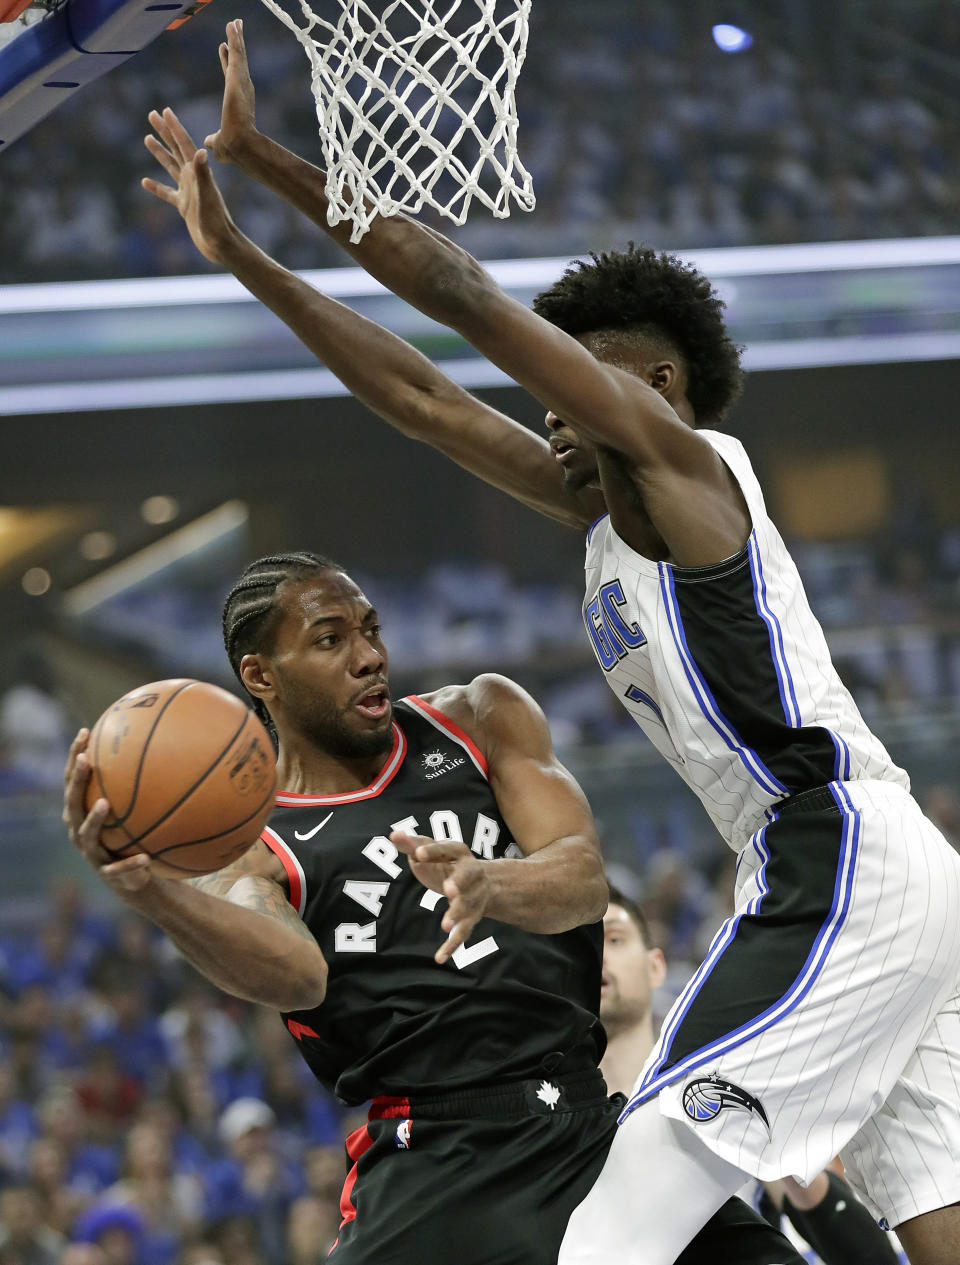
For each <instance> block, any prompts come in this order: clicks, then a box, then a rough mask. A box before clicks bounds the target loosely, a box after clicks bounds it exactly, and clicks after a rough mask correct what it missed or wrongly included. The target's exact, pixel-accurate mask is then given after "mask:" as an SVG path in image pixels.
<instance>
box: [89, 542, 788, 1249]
mask: <svg viewBox="0 0 960 1265" xmlns="http://www.w3.org/2000/svg"><path fill="white" fill-rule="evenodd" d="M223 629H224V641H225V645H226V650H227V655H228V658H229V660H230V663H231V664H232V666H233V668H234V670H235V672H236V674H237V677H238V679H239V680H240V682H241V683H242V685H243V686H244V688H245V689H246V690H247V691H248V693H249V694H250V696H251V697H252V699H253V701H254V705H255V708H256V710H257V711H258V713H259V714H260V715H261V717H262V718H263V719H264V720H265V721H266V722H267V723H268V724H270V725H272V726H273V728H274V730H275V733H276V737H277V741H278V760H277V773H278V786H279V788H280V790H279V792H278V794H277V806H276V811H275V813H274V814H273V816H272V817H271V819H270V823H269V825H268V827H267V828H266V830H265V831H264V832H263V836H262V839H261V841H259V842H258V843H256V844H255V845H254V846H253V847H252V848H251V850H250V851H249V852H248V853H246V854H245V855H244V856H243V857H242V858H240V859H239V860H238V861H236V862H234V863H233V864H232V865H229V866H227V867H226V868H225V869H223V870H221V871H219V872H217V873H216V874H213V875H210V876H207V877H204V878H202V879H198V880H194V881H193V882H192V883H179V882H170V881H169V880H165V879H162V878H159V877H154V876H151V874H150V861H149V859H148V858H147V857H145V856H137V857H132V858H129V859H127V860H122V861H118V862H114V863H112V864H109V863H107V862H108V861H109V858H108V856H107V854H106V853H105V852H104V851H103V850H102V848H101V847H100V844H99V832H100V827H101V824H102V822H103V821H104V819H105V814H106V813H107V811H108V805H107V803H106V801H105V800H100V801H98V802H97V803H96V804H95V805H94V807H93V809H92V811H91V812H90V814H89V815H88V816H87V817H86V819H85V817H84V808H83V799H84V789H85V785H86V781H87V778H88V776H89V760H88V758H87V755H86V752H85V744H86V739H87V735H86V731H81V733H80V735H78V738H77V739H76V741H75V743H74V745H73V749H72V751H71V756H70V761H69V763H68V767H67V786H66V801H65V812H64V816H65V820H66V821H67V823H68V825H69V828H70V833H71V836H72V838H73V839H74V842H75V843H76V844H77V846H78V847H79V848H80V849H81V850H82V852H83V853H84V855H85V856H86V857H87V859H88V860H89V861H90V862H91V863H92V864H93V865H94V866H95V867H97V868H98V870H99V873H100V874H101V876H102V877H103V878H104V879H105V880H106V881H107V882H108V883H110V885H111V886H112V887H113V888H114V889H115V890H116V891H117V892H118V894H119V895H120V896H121V897H122V898H123V900H124V901H125V902H126V903H127V904H129V905H131V906H132V907H133V908H135V909H136V910H138V911H139V912H140V913H142V914H143V915H144V916H146V917H147V918H150V919H152V920H153V921H154V922H155V923H156V924H157V925H158V926H160V927H162V928H163V929H164V930H165V931H166V932H167V934H168V935H169V936H170V937H171V939H172V940H173V941H174V943H175V944H176V945H177V946H178V947H179V948H180V949H181V950H182V951H183V952H184V953H185V954H186V956H187V957H188V958H189V960H190V961H191V962H192V963H193V964H194V965H195V966H196V967H197V968H198V969H199V970H201V971H202V972H203V973H204V974H205V975H207V977H208V978H209V979H211V980H212V981H213V982H214V983H215V984H217V985H218V986H219V987H220V988H222V989H224V990H225V991H227V992H229V993H232V994H234V995H236V996H240V997H244V998H247V999H249V1000H251V1001H256V1002H260V1003H261V1004H263V1005H267V1006H271V1007H274V1008H276V1009H279V1010H280V1011H282V1012H283V1016H284V1019H285V1022H286V1025H287V1028H288V1029H289V1031H290V1033H291V1034H292V1036H293V1038H294V1039H295V1040H296V1042H297V1046H298V1048H299V1050H300V1053H301V1054H302V1056H303V1058H304V1059H305V1060H306V1062H307V1064H308V1065H309V1067H310V1068H311V1070H312V1071H313V1072H314V1074H315V1075H316V1077H317V1079H318V1080H319V1081H320V1082H321V1083H322V1084H323V1085H324V1086H326V1087H327V1088H328V1089H329V1090H331V1091H332V1092H334V1093H335V1094H336V1095H337V1097H338V1098H339V1099H340V1100H341V1101H342V1102H344V1103H347V1104H350V1105H357V1104H360V1103H363V1102H365V1101H367V1100H368V1099H372V1107H371V1110H370V1116H369V1121H368V1123H367V1124H366V1125H364V1127H362V1128H361V1129H358V1130H357V1131H356V1132H354V1133H352V1134H351V1135H350V1136H349V1137H348V1138H347V1142H346V1146H347V1154H348V1157H349V1165H350V1168H349V1174H348V1177H347V1182H346V1185H345V1186H344V1190H343V1196H342V1198H341V1202H340V1209H341V1214H342V1225H341V1228H340V1234H339V1239H338V1242H337V1245H336V1247H335V1248H334V1250H333V1253H332V1260H333V1261H335V1262H337V1265H350V1263H351V1262H353V1263H355V1265H361V1263H362V1265H369V1262H371V1261H378V1262H383V1265H422V1263H423V1262H425V1261H426V1262H432V1261H436V1262H440V1261H442V1260H447V1259H448V1257H449V1254H450V1251H451V1250H454V1249H455V1251H456V1255H457V1258H458V1260H460V1261H462V1262H464V1265H494V1263H497V1265H554V1263H555V1262H556V1260H557V1253H558V1251H559V1247H560V1240H561V1237H562V1235H563V1231H564V1227H565V1226H566V1223H567V1220H568V1218H569V1216H570V1213H571V1211H572V1209H573V1208H574V1206H575V1205H576V1204H577V1203H578V1202H579V1201H580V1200H581V1199H582V1198H583V1197H584V1196H585V1195H586V1193H587V1191H588V1190H589V1189H590V1186H591V1184H592V1182H593V1181H594V1180H595V1178H596V1176H597V1174H598V1173H599V1171H600V1167H601V1165H602V1163H603V1159H604V1156H605V1155H606V1152H607V1149H608V1147H609V1145H610V1143H611V1140H612V1138H613V1136H614V1135H615V1131H616V1119H617V1115H618V1112H619V1109H620V1107H622V1105H623V1102H624V1100H623V1098H622V1096H618V1097H617V1098H612V1099H611V1098H608V1097H607V1091H606V1087H605V1085H604V1082H603V1078H602V1076H601V1075H600V1073H599V1071H598V1070H597V1064H598V1061H599V1058H600V1055H601V1054H602V1052H603V1045H604V1036H603V1031H602V1028H601V1026H600V1023H599V1021H598V1018H597V1006H598V1002H599V991H600V961H601V955H602V939H601V937H602V932H601V924H600V922H599V919H600V916H601V914H602V912H603V909H604V907H605V905H606V892H607V888H606V882H605V879H604V876H603V870H602V867H601V864H600V855H599V847H598V844H597V838H596V833H595V829H594V825H593V819H592V817H591V815H590V810H589V807H588V806H587V803H586V800H585V799H584V797H583V794H582V792H581V791H580V788H579V787H578V786H577V784H576V782H575V781H574V780H573V778H572V777H571V776H570V774H569V773H568V772H567V771H566V769H564V768H563V767H562V765H560V763H559V762H558V761H557V758H556V756H555V755H554V752H553V748H552V745H551V741H550V735H549V731H548V729H547V726H546V722H545V720H544V718H543V713H542V712H541V711H540V709H539V708H538V707H537V706H536V704H535V703H534V702H533V700H532V699H531V698H530V697H529V695H527V694H526V693H525V692H524V691H523V690H521V689H520V688H519V686H516V685H514V684H513V683H512V682H510V681H508V680H506V679H505V678H504V677H499V676H481V677H478V678H477V679H476V680H475V681H473V682H472V684H470V685H468V686H448V687H446V688H444V689H440V690H437V691H435V692H434V693H432V694H429V695H426V696H424V697H419V696H410V697H409V698H405V699H402V700H399V701H398V702H397V703H394V702H393V701H392V699H391V696H390V687H389V680H388V676H387V655H386V649H385V647H384V644H383V641H382V638H381V633H380V625H379V623H378V622H377V614H376V611H375V610H374V609H373V607H372V606H371V605H370V603H369V602H368V601H367V599H366V597H365V596H364V595H363V593H362V592H361V591H360V589H359V588H358V587H357V585H356V584H355V583H354V582H353V581H352V580H351V579H350V578H349V576H347V575H346V574H345V573H344V572H343V570H342V569H341V568H340V567H338V566H337V565H336V564H335V563H333V562H331V561H330V560H328V559H326V558H321V557H318V556H316V555H313V554H288V555H279V556H273V557H269V558H262V559H260V560H259V561H257V562H254V563H252V564H251V565H250V566H249V567H247V569H246V570H245V572H244V573H243V575H242V576H241V577H240V579H239V581H238V583H237V584H236V585H235V586H234V588H233V590H232V591H231V593H230V594H229V596H228V597H227V600H226V605H225V607H224V614H223ZM403 854H406V858H407V861H406V862H405V859H404V855H403ZM438 945H439V947H438ZM784 1249H786V1251H785V1250H784ZM681 1259H682V1262H683V1265H713V1263H714V1262H716V1261H717V1260H724V1261H730V1262H737V1263H741V1262H743V1263H745V1265H774V1263H778V1265H779V1263H780V1262H788V1261H789V1262H790V1263H791V1265H799V1258H797V1257H796V1256H795V1255H790V1254H789V1246H788V1245H787V1244H786V1243H785V1240H783V1238H782V1236H780V1235H779V1234H777V1233H776V1232H775V1231H774V1230H773V1229H772V1228H771V1227H769V1226H767V1225H766V1224H765V1223H764V1222H763V1221H762V1219H760V1218H759V1217H754V1216H753V1214H752V1212H751V1210H750V1209H748V1208H747V1207H746V1206H745V1205H743V1204H742V1203H741V1202H740V1201H739V1200H731V1201H730V1203H729V1206H728V1207H726V1208H725V1209H723V1210H721V1213H720V1214H718V1216H717V1217H716V1218H714V1221H713V1222H712V1223H711V1226H710V1227H705V1228H704V1230H703V1232H702V1234H701V1236H700V1238H699V1240H698V1241H697V1242H696V1243H695V1244H693V1245H691V1247H690V1248H689V1249H688V1250H687V1251H686V1252H685V1253H684V1255H683V1257H682V1258H681Z"/></svg>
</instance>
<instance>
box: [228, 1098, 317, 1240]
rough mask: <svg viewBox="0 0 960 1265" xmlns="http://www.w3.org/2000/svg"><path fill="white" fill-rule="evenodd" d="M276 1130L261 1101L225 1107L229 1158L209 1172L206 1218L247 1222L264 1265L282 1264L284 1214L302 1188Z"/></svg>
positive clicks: (271, 1114) (248, 1100)
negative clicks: (249, 1220) (251, 1227)
mask: <svg viewBox="0 0 960 1265" xmlns="http://www.w3.org/2000/svg"><path fill="white" fill-rule="evenodd" d="M275 1126H276V1116H275V1114H274V1112H273V1110H272V1109H271V1108H270V1107H269V1106H268V1105H267V1104H266V1103H265V1102H262V1101H261V1100H260V1099H257V1098H238V1099H236V1100H235V1101H234V1102H232V1103H231V1104H230V1106H229V1107H227V1109H226V1111H224V1113H223V1115H222V1116H221V1117H220V1125H219V1134H220V1138H221V1141H222V1142H223V1144H224V1146H225V1148H226V1150H227V1152H228V1155H229V1158H228V1159H227V1160H223V1161H220V1162H219V1163H218V1164H216V1165H214V1166H213V1167H212V1168H211V1170H210V1171H209V1174H208V1178H209V1183H208V1192H209V1203H208V1215H209V1216H210V1217H211V1218H212V1219H214V1220H217V1219H219V1218H226V1217H236V1216H240V1217H244V1216H246V1217H249V1218H251V1220H252V1222H253V1223H254V1225H255V1226H256V1230H257V1236H258V1238H259V1242H260V1245H261V1247H262V1250H263V1254H264V1257H265V1259H266V1261H267V1262H268V1265H285V1261H286V1251H287V1246H286V1233H287V1226H286V1222H287V1210H288V1208H289V1207H290V1204H291V1203H292V1201H293V1200H294V1199H296V1198H298V1197H299V1196H300V1195H301V1194H302V1193H303V1189H304V1185H303V1177H302V1174H301V1173H300V1172H299V1171H298V1169H297V1167H296V1166H295V1165H294V1164H292V1163H291V1162H290V1161H289V1160H288V1159H287V1157H286V1156H285V1155H284V1154H283V1152H282V1149H281V1145H280V1139H279V1137H278V1134H277V1132H276V1128H275Z"/></svg>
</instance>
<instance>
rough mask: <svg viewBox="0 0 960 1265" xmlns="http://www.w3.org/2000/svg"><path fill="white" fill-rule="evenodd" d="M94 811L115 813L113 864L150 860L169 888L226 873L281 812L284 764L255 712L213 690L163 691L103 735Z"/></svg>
mask: <svg viewBox="0 0 960 1265" xmlns="http://www.w3.org/2000/svg"><path fill="white" fill-rule="evenodd" d="M87 756H88V758H89V760H90V764H91V766H92V768H91V773H90V779H89V781H88V783H87V790H86V807H87V811H88V812H89V810H90V809H91V808H92V807H93V805H94V804H95V803H96V801H97V800H98V799H101V798H104V799H106V800H108V801H109V803H110V812H109V814H108V816H107V818H106V821H105V822H104V824H103V829H102V831H101V834H100V842H101V844H102V846H103V848H104V849H105V850H106V851H107V852H109V853H110V855H111V857H113V858H114V859H116V860H119V859H120V858H121V857H126V856H132V855H133V854H134V853H137V852H147V853H149V854H150V857H151V868H152V870H153V872H154V873H155V874H157V875H160V876H161V877H163V878H180V879H183V878H192V877H195V876H196V875H198V874H210V873H211V872H212V871H214V870H219V869H221V868H222V867H223V866H224V865H228V864H229V863H230V862H231V861H235V860H236V858H237V857H239V856H241V855H242V854H243V853H244V852H246V850H247V848H249V847H250V845H251V844H252V843H254V842H255V841H256V840H257V838H258V837H259V835H260V831H261V830H262V829H263V826H264V824H265V823H266V821H267V818H268V817H269V816H270V813H271V812H272V811H273V796H274V788H275V785H276V761H275V758H274V753H273V744H272V743H271V741H270V737H269V735H268V734H267V731H266V729H264V727H263V725H262V724H261V722H260V721H259V719H258V718H257V717H256V715H254V713H253V712H252V711H251V710H250V708H249V707H247V706H246V704H245V703H242V702H241V701H240V699H238V698H236V697H235V696H234V695H233V694H230V693H228V692H227V691H226V690H222V689H220V687H219V686H217V685H209V684H207V683H206V682H205V681H189V680H173V681H154V682H153V683H152V684H151V685H141V686H140V687H139V688H138V689H135V690H131V691H130V693H129V694H124V696H123V698H119V699H117V701H116V702H115V703H113V704H112V705H111V706H110V707H108V708H107V710H106V711H105V712H104V713H103V715H102V716H101V717H100V719H99V720H98V721H97V723H96V724H95V725H94V727H93V729H92V731H91V733H90V740H89V742H88V744H87Z"/></svg>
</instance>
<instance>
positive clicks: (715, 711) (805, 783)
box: [583, 430, 910, 851]
mask: <svg viewBox="0 0 960 1265" xmlns="http://www.w3.org/2000/svg"><path fill="white" fill-rule="evenodd" d="M699 434H701V435H702V436H703V437H704V438H705V439H706V440H708V441H709V443H711V444H712V445H713V447H714V448H715V449H716V451H717V452H718V453H719V454H720V456H721V457H722V458H723V460H724V461H725V462H726V464H727V466H728V467H729V469H730V470H731V472H732V473H733V475H734V477H735V478H736V480H737V482H738V483H739V485H740V488H741V491H742V492H743V495H744V499H745V500H746V503H747V507H748V509H749V511H750V516H751V520H752V530H751V532H750V538H749V540H748V541H747V544H746V545H745V546H744V548H743V549H742V550H741V551H740V552H739V553H737V554H735V555H734V556H733V557H732V558H728V559H727V560H726V561H724V562H720V563H717V564H716V565H714V566H707V567H678V566H673V565H672V564H670V563H666V562H659V563H658V562H653V561H651V560H650V559H649V558H645V557H643V556H642V555H641V554H638V553H637V552H636V551H635V550H633V549H631V548H630V546H629V545H627V544H626V543H625V542H624V541H623V540H621V539H620V537H619V536H618V535H617V533H616V532H615V531H614V529H613V527H612V525H611V523H610V518H609V515H605V516H604V517H603V518H601V519H599V520H598V521H597V522H596V523H594V525H593V526H592V527H591V529H590V531H589V533H588V535H587V556H586V597H585V600H584V605H583V618H584V623H585V624H586V628H587V633H588V634H589V637H590V640H591V643H592V645H593V649H594V653H595V654H596V656H597V660H598V662H599V663H600V666H601V668H602V669H603V673H604V676H605V677H606V679H607V683H608V685H609V686H610V688H611V689H612V690H613V692H614V693H615V694H616V696H617V697H618V698H619V699H620V701H621V703H623V705H624V707H626V709H627V711H628V712H629V713H630V715H631V716H632V717H633V719H634V720H635V721H636V723H637V724H638V725H639V726H640V728H641V729H642V730H643V731H644V733H645V734H646V735H647V737H648V738H649V739H650V741H651V742H652V743H653V745H654V746H655V747H656V748H657V750H658V751H659V752H660V754H661V755H662V756H664V758H665V759H666V760H667V762H668V763H669V764H671V765H672V766H673V768H675V769H676V771H677V772H678V773H679V774H680V776H681V777H682V778H683V780H684V781H685V782H686V783H687V785H688V786H690V787H691V789H692V790H693V791H695V792H696V794H697V795H698V797H699V798H700V800H701V802H702V803H703V806H704V807H705V808H706V810H707V812H708V813H709V814H710V817H711V818H712V819H713V822H714V824H715V825H716V827H717V829H718V830H719V831H720V833H721V834H722V835H723V837H724V839H726V841H727V843H728V844H729V845H730V846H731V847H732V848H733V849H734V850H736V851H739V850H740V849H741V848H743V847H744V846H745V845H746V843H747V842H748V840H749V839H750V836H751V835H752V834H753V833H754V831H755V830H757V829H759V827H760V826H762V825H763V824H764V822H765V821H767V820H770V819H771V817H772V809H773V808H774V807H775V805H776V804H777V802H778V801H779V800H782V799H783V798H784V797H786V796H788V795H792V794H795V793H797V792H798V791H803V790H808V789H810V788H811V787H814V786H822V785H824V784H825V783H827V782H830V781H833V780H836V779H839V780H854V781H856V780H858V779H873V778H876V779H880V780H883V781H893V782H896V783H897V784H898V785H900V786H902V787H904V788H906V789H909V786H910V783H909V779H908V778H907V775H906V773H904V771H903V770H902V769H900V768H898V767H897V765H895V764H894V763H893V761H892V760H891V758H890V756H889V755H888V754H887V751H886V750H885V748H884V747H883V745H882V744H881V742H880V741H879V740H878V739H877V738H876V737H875V736H874V735H873V734H872V733H871V732H870V730H869V729H868V728H867V726H866V724H865V723H864V721H863V718H862V717H861V715H860V712H859V711H858V709H857V706H856V704H855V703H854V701H853V699H852V697H851V696H850V693H849V691H848V690H847V689H846V687H845V686H844V685H843V683H842V682H841V680H840V678H839V676H838V675H837V672H836V670H835V668H834V667H833V664H832V662H831V659H830V652H829V650H828V649H827V643H826V639H825V637H824V635H823V630H822V629H821V627H820V625H819V623H818V622H817V620H816V618H815V617H814V615H813V612H812V611H811V610H810V606H809V604H808V602H807V598H806V594H805V593H804V590H803V584H802V582H801V580H800V575H799V573H798V571H797V568H796V565H795V564H794V562H793V559H792V558H791V557H790V554H789V553H788V552H787V549H786V546H785V545H784V543H783V540H782V539H781V537H780V534H779V533H778V531H777V529H776V527H774V525H773V523H772V522H771V521H770V519H769V517H768V516H767V512H766V508H765V506H764V501H763V494H762V492H761V490H760V485H759V483H758V482H757V479H756V476H755V475H754V473H753V468H752V466H751V465H750V460H749V458H748V457H747V455H746V452H745V451H744V449H743V445H742V444H741V443H740V442H739V440H737V439H734V438H733V437H732V436H730V435H723V434H720V433H719V432H717V431H710V430H701V431H699Z"/></svg>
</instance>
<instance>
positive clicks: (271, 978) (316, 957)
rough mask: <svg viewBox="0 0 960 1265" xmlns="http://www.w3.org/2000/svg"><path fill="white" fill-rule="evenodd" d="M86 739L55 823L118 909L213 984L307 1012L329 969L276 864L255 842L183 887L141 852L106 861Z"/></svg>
mask: <svg viewBox="0 0 960 1265" xmlns="http://www.w3.org/2000/svg"><path fill="white" fill-rule="evenodd" d="M88 738H89V733H88V731H87V730H86V729H81V730H80V732H79V734H78V735H77V737H76V738H75V739H74V741H73V744H72V746H71V748H70V754H69V757H68V759H67V766H66V771H65V774H64V800H63V820H64V823H65V824H66V826H67V830H68V832H69V835H70V839H71V841H72V842H73V844H74V846H75V847H76V848H77V849H78V850H79V851H80V852H81V853H82V854H83V856H84V858H85V859H86V860H87V861H88V862H89V863H90V865H91V866H92V867H93V868H94V870H96V872H97V873H98V874H99V876H100V877H101V878H102V879H103V881H104V882H105V883H107V885H108V886H109V887H111V888H112V889H113V890H114V891H115V892H116V893H117V895H118V896H119V897H120V899H121V900H122V901H123V902H124V904H126V905H129V906H130V908H131V909H135V910H136V911H137V912H138V913H140V914H142V915H143V916H144V917H145V918H149V919H150V921H151V922H153V923H155V924H156V925H157V926H158V927H160V928H161V929H162V930H163V931H165V932H166V933H167V935H168V936H169V937H170V939H171V940H172V941H173V942H174V944H175V945H176V946H177V948H178V949H179V950H180V951H181V953H183V955H184V956H185V957H186V958H187V959H188V960H189V961H190V962H191V963H192V964H193V965H194V966H195V967H196V968H197V970H198V971H200V972H202V973H203V974H204V975H205V976H206V977H207V978H208V979H209V980H210V981H211V982H212V983H214V984H216V985H217V987H218V988H222V989H223V991H224V992H226V993H231V994H232V995H233V996H234V997H242V998H244V999H245V1000H246V1001H254V1002H259V1003H260V1004H261V1005H264V1006H270V1007H272V1008H273V1009H275V1010H283V1011H287V1010H309V1009H312V1008H313V1007H314V1006H318V1005H319V1004H320V1003H321V1002H322V1001H323V997H324V993H325V991H326V981H327V964H326V962H325V960H324V957H323V954H322V953H321V951H320V946H319V945H318V944H317V942H316V940H314V938H313V936H312V935H311V934H310V932H309V931H308V930H307V928H306V927H305V926H304V924H303V922H302V921H301V920H300V918H298V917H297V914H296V912H295V911H294V910H293V909H292V907H291V906H290V904H289V902H288V900H287V899H286V894H285V891H284V887H283V883H284V882H285V881H286V880H285V875H283V872H282V866H281V865H280V863H279V861H277V859H276V857H275V856H274V855H273V853H272V852H270V850H269V849H268V848H267V847H265V845H264V844H262V843H259V842H258V843H255V844H254V845H253V847H252V848H251V849H250V850H249V851H248V852H246V853H244V855H243V856H242V857H240V858H238V860H236V861H234V862H233V863H232V864H231V865H228V866H226V867H225V868H224V869H222V870H218V871H217V872H216V873H215V874H210V875H205V876H203V877H202V878H199V879H195V880H193V881H191V882H178V881H175V880H171V879H164V878H158V877H156V876H155V875H153V874H152V873H151V870H150V858H149V857H148V856H147V855H146V854H145V853H140V854H138V855H137V856H132V857H127V858H124V859H123V860H121V861H111V859H110V856H109V854H108V853H107V852H106V851H105V850H104V849H103V848H102V847H101V844H100V828H101V826H102V825H103V822H104V820H105V819H106V816H107V814H108V812H109V804H108V803H107V801H106V800H105V799H100V800H97V802H96V803H95V804H94V806H93V808H92V809H91V811H90V812H89V813H87V811H86V809H85V807H84V794H85V791H86V785H87V781H88V779H89V777H90V761H89V759H88V758H87V755H86V745H87V740H88Z"/></svg>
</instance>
